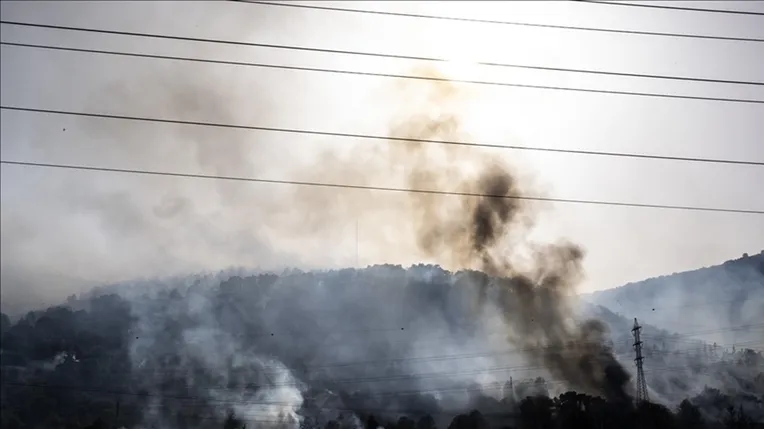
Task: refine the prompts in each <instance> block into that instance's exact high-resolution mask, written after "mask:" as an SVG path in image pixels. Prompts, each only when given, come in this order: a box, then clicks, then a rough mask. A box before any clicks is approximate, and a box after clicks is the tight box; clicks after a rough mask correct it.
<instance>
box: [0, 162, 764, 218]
mask: <svg viewBox="0 0 764 429" xmlns="http://www.w3.org/2000/svg"><path fill="white" fill-rule="evenodd" d="M0 163H2V164H8V165H18V166H26V167H40V168H60V169H69V170H82V171H99V172H110V173H126V174H139V175H149V176H167V177H184V178H195V179H212V180H229V181H237V182H254V183H269V184H281V185H296V186H310V187H321V188H333V189H355V190H365V191H382V192H400V193H410V194H429V195H444V196H446V195H448V196H462V197H477V198H499V199H517V200H528V201H545V202H554V203H569V204H591V205H602V206H620V207H639V208H654V209H667V210H688V211H706V212H721V213H739V214H756V215H764V210H743V209H732V208H717V207H698V206H677V205H664V204H641V203H626V202H618V201H601V200H577V199H565V198H552V197H537V196H521V195H500V194H482V193H473V192H455V191H437V190H426V189H407V188H392V187H383V186H366V185H349V184H340V183H324V182H307V181H297V180H277V179H262V178H255V177H241V176H222V175H210V174H193V173H177V172H169V171H158V170H139V169H125V168H111V167H92V166H85V165H72V164H54V163H43V162H28V161H11V160H2V161H0Z"/></svg>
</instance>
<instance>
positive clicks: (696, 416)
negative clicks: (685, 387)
mask: <svg viewBox="0 0 764 429" xmlns="http://www.w3.org/2000/svg"><path fill="white" fill-rule="evenodd" d="M676 418H677V422H678V423H679V425H680V427H683V428H698V429H701V428H703V427H705V422H704V421H703V416H702V415H701V414H700V410H699V409H698V407H696V406H695V405H693V403H692V402H690V401H688V400H687V399H685V400H684V401H682V402H681V403H680V404H679V408H678V409H677V413H676Z"/></svg>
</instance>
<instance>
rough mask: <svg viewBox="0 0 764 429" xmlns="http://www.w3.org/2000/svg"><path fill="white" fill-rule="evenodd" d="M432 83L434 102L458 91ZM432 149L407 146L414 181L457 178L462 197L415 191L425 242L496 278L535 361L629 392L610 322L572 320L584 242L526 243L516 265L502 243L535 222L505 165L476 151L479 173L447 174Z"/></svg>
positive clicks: (518, 336)
mask: <svg viewBox="0 0 764 429" xmlns="http://www.w3.org/2000/svg"><path fill="white" fill-rule="evenodd" d="M433 86H434V88H433V93H434V95H435V97H434V99H433V101H434V103H435V104H436V105H439V104H443V102H444V101H447V99H448V98H449V97H452V96H453V93H454V88H453V87H452V86H451V85H450V84H446V83H436V84H434V85H433ZM393 129H394V132H396V134H395V135H400V134H397V133H401V132H403V134H404V137H408V138H412V139H424V140H445V141H454V140H460V139H463V136H461V135H460V132H459V129H460V126H459V118H458V116H457V115H455V114H451V113H441V114H439V115H435V116H429V117H414V118H409V120H407V121H404V122H403V123H402V124H401V125H398V126H396V127H394V128H393ZM432 147H433V145H418V146H414V145H407V146H405V147H404V148H405V149H404V150H408V151H409V152H413V154H412V155H413V156H410V157H409V158H408V159H413V160H415V162H414V163H413V165H411V166H410V170H409V171H410V175H409V176H408V183H409V185H410V186H411V188H414V189H422V188H423V187H430V186H433V185H444V184H447V183H450V184H451V186H452V187H453V186H454V184H455V183H456V192H459V193H461V195H459V196H449V197H446V198H453V199H456V200H457V201H456V202H453V201H452V202H451V204H452V206H451V207H450V209H449V210H443V198H444V197H443V196H440V195H422V194H412V195H411V198H412V200H413V201H414V205H415V207H416V211H417V214H418V218H417V220H418V225H417V229H416V231H417V239H418V240H417V242H418V244H419V246H420V248H421V249H422V250H423V251H424V252H425V254H426V255H428V256H430V257H432V258H435V259H436V260H439V261H443V263H446V264H449V265H452V266H454V265H455V266H457V267H459V268H473V269H478V270H480V271H483V272H485V273H487V274H489V275H490V276H492V277H494V278H495V279H496V280H495V282H494V284H493V286H494V287H495V288H496V289H497V290H496V292H497V293H496V294H494V299H495V301H494V303H495V305H497V306H498V307H499V308H500V310H501V313H502V315H503V317H504V319H505V322H506V324H507V328H508V331H509V332H510V334H509V335H508V340H509V342H510V343H512V344H513V345H514V346H517V347H519V348H520V349H521V350H523V351H524V352H525V353H526V354H527V356H528V357H529V358H530V360H531V361H532V362H541V363H543V365H544V367H545V368H546V369H547V370H548V371H549V372H550V373H551V374H552V375H553V376H555V377H558V378H560V379H561V380H562V381H565V382H567V384H568V385H569V386H570V387H571V388H574V389H576V390H579V391H582V392H587V393H592V394H600V395H604V396H606V397H608V398H610V399H621V400H622V399H627V398H628V395H627V393H626V391H625V389H626V385H627V383H628V381H629V375H628V373H627V372H626V371H625V370H624V368H623V367H622V366H621V365H620V364H619V363H618V362H617V361H616V359H615V357H614V356H613V353H612V351H611V350H609V349H608V348H607V347H606V335H607V329H606V327H605V325H604V324H603V323H602V322H600V321H597V320H587V321H584V322H583V323H580V324H577V325H576V324H573V323H572V316H573V311H572V307H571V302H570V299H571V297H572V295H573V294H574V292H575V287H576V286H577V284H578V283H579V281H580V280H581V278H582V275H583V272H582V266H581V263H582V260H583V257H584V251H583V249H581V248H580V247H579V246H578V245H576V244H573V243H566V242H562V243H555V244H546V245H537V244H533V243H525V244H527V245H528V246H529V247H530V249H531V254H532V256H531V257H530V261H529V262H530V263H529V264H524V266H523V267H522V268H519V267H517V266H515V264H513V263H512V262H511V258H510V257H509V255H507V253H506V252H505V251H504V249H503V248H502V246H506V244H507V239H508V238H509V237H510V236H511V235H513V234H514V233H519V235H520V236H524V235H525V233H527V231H528V229H529V227H530V226H532V224H533V221H532V215H533V214H532V213H531V211H530V207H529V204H528V201H527V200H526V199H523V192H522V189H521V187H520V186H519V184H518V182H519V180H518V179H517V177H515V175H514V174H513V173H512V172H511V171H510V169H509V168H508V167H506V166H503V165H501V164H500V163H499V162H496V161H495V160H493V159H491V158H489V157H488V156H479V155H473V156H472V157H471V158H474V161H473V162H476V165H475V166H474V167H473V168H475V170H476V172H477V174H473V175H464V174H461V175H460V174H458V173H457V174H454V173H455V172H454V171H448V172H447V173H448V174H444V171H443V170H441V169H439V168H438V167H437V166H433V164H432V163H430V162H428V159H430V156H428V152H429V151H431V150H433V149H432ZM435 150H438V149H435ZM440 150H443V149H442V148H440ZM460 152H464V149H462V150H461V151H460ZM453 158H454V157H452V159H453ZM452 189H453V188H452ZM476 195H478V196H476ZM454 207H455V208H454ZM486 293H487V291H486Z"/></svg>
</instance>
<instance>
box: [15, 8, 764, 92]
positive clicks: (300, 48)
mask: <svg viewBox="0 0 764 429" xmlns="http://www.w3.org/2000/svg"><path fill="white" fill-rule="evenodd" d="M0 22H1V23H4V24H11V25H23V26H30V27H39V28H55V29H59V30H70V31H86V32H96V33H104V34H120V35H125V36H131V37H148V38H160V39H168V38H169V39H178V40H185V41H193V42H202V43H219V44H235V45H243V46H251V47H264V48H271V49H285V50H297V51H307V52H322V53H331V54H340V55H357V56H366V57H377V58H394V59H405V60H413V61H432V62H449V60H447V59H443V58H435V57H420V56H410V55H398V54H383V53H376V52H362V51H350V50H338V49H325V48H314V47H304V46H294V45H273V44H262V43H254V42H239V41H231V40H220V39H198V38H188V37H180V36H167V35H157V34H152V33H132V32H118V31H112V30H96V29H90V28H80V27H64V26H54V25H47V24H31V23H17V22H8V21H0ZM1 43H2V44H3V45H8V46H17V47H26V48H40V49H51V50H60V51H72V52H85V53H93V54H108V55H121V56H128V57H143V58H154V59H165V60H177V61H192V62H201V63H213V64H228V65H236V66H250V67H262V68H276V69H286V70H300V71H313V72H323V73H338V74H351V75H359V76H375V77H387V78H397V79H416V80H427V81H440V82H456V83H466V84H474V85H492V86H504V87H512V88H528V89H543V90H552V91H570V92H584V93H593V94H611V95H625V96H639V97H655V98H674V99H682V100H697V101H719V102H730V103H750V104H764V100H754V99H748V98H736V97H707V96H694V95H681V94H665V93H657V92H636V91H617V90H607V89H591V88H572V87H565V86H552V85H534V84H519V83H510V82H496V81H481V80H467V79H446V78H438V77H428V76H415V75H400V74H392V73H375V72H359V71H350V70H337V69H327V68H317V67H300V66H284V65H276V64H264V63H252V62H242V61H225V60H208V59H202V58H190V57H181V56H170V55H157V54H138V53H127V52H119V51H110V50H100V49H84V48H67V47H60V46H49V45H39V44H29V43H15V42H1ZM475 64H477V65H481V66H490V67H505V68H523V69H534V70H547V71H559V72H570V73H587V74H599V75H608V76H621V77H635V78H645V79H668V80H679V81H691V82H704V83H722V84H738V85H756V86H764V82H756V81H739V80H725V79H710V78H709V79H706V78H694V77H683V76H664V75H650V74H639V73H621V72H608V71H598V70H586V69H567V68H557V67H543V66H528V65H521V64H505V63H491V62H476V63H475Z"/></svg>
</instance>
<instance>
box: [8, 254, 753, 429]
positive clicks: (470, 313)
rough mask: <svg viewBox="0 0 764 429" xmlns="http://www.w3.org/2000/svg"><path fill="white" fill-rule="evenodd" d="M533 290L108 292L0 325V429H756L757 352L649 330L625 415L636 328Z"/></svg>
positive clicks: (299, 287)
mask: <svg viewBox="0 0 764 429" xmlns="http://www.w3.org/2000/svg"><path fill="white" fill-rule="evenodd" d="M528 294H535V295H528ZM531 298H532V299H531ZM542 298H543V295H540V294H539V292H538V291H532V290H529V289H527V288H526V287H525V286H524V285H523V284H522V282H520V281H519V280H513V279H496V278H490V277H488V276H486V275H484V274H481V273H478V272H459V273H450V272H447V271H445V270H442V269H440V268H438V267H433V266H421V265H420V266H415V267H412V268H410V269H404V268H402V267H399V266H376V267H370V268H368V269H365V270H352V269H348V270H341V271H329V272H309V273H305V272H300V271H290V272H285V273H282V274H280V275H276V274H259V275H252V276H230V277H226V276H204V277H199V278H188V279H185V280H184V279H174V280H172V281H171V282H168V283H166V284H162V283H161V282H155V283H154V284H153V286H148V285H147V284H142V285H140V286H137V285H132V286H130V285H125V286H119V285H118V286H115V287H111V288H107V289H104V290H101V291H100V292H96V293H94V294H93V295H92V296H87V297H81V298H77V297H72V298H70V299H69V301H68V302H67V303H66V304H65V305H63V306H60V307H53V308H50V309H47V310H45V311H39V312H33V313H29V314H27V315H26V316H24V317H23V318H21V319H19V320H17V321H11V320H10V319H9V318H8V317H7V316H5V315H4V316H3V318H2V355H1V356H2V366H3V374H2V375H3V382H2V392H1V393H2V425H3V428H84V427H118V426H124V427H127V428H138V427H145V428H152V427H156V428H160V427H162V428H173V429H174V428H185V427H210V428H223V427H227V428H235V427H242V426H243V425H245V424H246V425H247V427H248V428H252V427H265V426H274V427H275V426H278V427H297V426H302V427H310V428H313V427H322V428H324V427H326V428H340V427H343V428H344V427H348V428H349V427H369V428H376V427H377V426H383V427H385V428H387V429H393V428H407V429H412V428H418V429H425V428H434V427H439V428H447V427H448V428H454V429H457V428H465V429H466V428H476V427H480V428H487V427H495V428H503V427H512V428H529V429H530V428H550V429H551V428H562V427H576V428H578V427H583V428H589V427H591V428H599V427H623V428H636V427H651V428H690V427H693V428H694V427H701V426H698V425H699V423H698V422H700V421H704V422H705V424H706V425H707V427H730V428H732V427H734V428H743V427H754V426H753V425H754V422H757V421H758V422H764V404H763V402H762V400H763V399H764V375H763V373H764V358H762V355H761V354H760V353H759V352H758V351H755V350H746V349H737V350H736V351H735V352H734V353H732V352H728V353H722V352H720V351H719V350H717V349H715V348H713V345H709V344H706V343H700V342H697V343H692V342H686V341H683V340H685V339H686V338H684V337H676V336H674V337H672V336H671V335H670V334H668V333H667V332H665V331H661V330H659V329H657V328H653V327H651V326H646V327H645V328H644V337H645V343H646V353H647V356H646V361H645V362H646V366H647V370H646V372H647V376H648V384H649V387H650V394H651V399H652V400H653V401H654V402H658V403H662V404H663V405H648V404H640V405H638V406H637V407H636V408H635V407H634V405H633V400H632V396H633V383H634V382H633V379H632V377H631V375H630V374H631V373H632V370H633V363H632V359H633V352H632V350H631V341H632V340H631V337H630V335H631V333H630V329H631V327H632V324H633V320H630V319H624V318H621V317H619V316H617V315H615V314H614V313H612V312H609V311H607V310H606V309H604V308H598V307H590V308H588V309H585V310H584V311H583V313H586V314H587V315H588V316H590V317H588V318H587V317H582V316H580V315H579V316H576V315H575V313H576V312H575V311H573V307H575V303H572V302H571V303H566V302H560V301H555V300H554V299H552V298H555V297H553V296H550V297H548V298H549V300H545V299H542ZM528 307H531V308H528ZM569 318H574V320H571V321H568V319H569ZM684 399H687V400H686V401H683V400H684ZM680 404H681V406H680Z"/></svg>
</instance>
